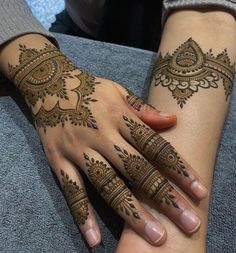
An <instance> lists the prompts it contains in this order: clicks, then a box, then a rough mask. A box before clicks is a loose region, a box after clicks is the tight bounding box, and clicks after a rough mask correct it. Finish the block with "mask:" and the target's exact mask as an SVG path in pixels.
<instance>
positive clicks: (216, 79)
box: [153, 38, 235, 108]
mask: <svg viewBox="0 0 236 253" xmlns="http://www.w3.org/2000/svg"><path fill="white" fill-rule="evenodd" d="M234 71H235V64H231V63H230V59H229V57H228V53H227V50H226V49H225V50H224V51H223V52H222V53H220V54H218V55H217V56H216V57H215V56H214V55H213V53H212V50H209V52H207V53H203V51H202V49H201V48H200V46H199V45H198V44H197V43H196V42H195V41H194V40H193V39H192V38H189V39H188V40H187V41H186V42H185V43H183V44H182V45H181V46H180V47H179V48H177V49H176V50H175V52H174V53H173V54H172V55H170V54H169V53H167V54H166V55H165V56H164V57H163V56H162V54H161V53H160V54H159V55H158V57H157V60H156V63H155V66H154V72H153V74H154V81H155V83H154V84H155V86H158V85H161V86H163V87H168V89H169V90H170V91H171V93H172V96H173V97H174V98H175V99H176V100H177V102H178V104H179V105H180V107H181V108H183V106H184V104H186V101H187V100H188V99H189V98H190V97H191V96H192V95H193V94H194V93H195V92H198V90H199V88H204V89H208V88H211V87H212V88H218V85H219V84H220V80H222V81H223V86H224V90H225V96H226V100H227V99H228V97H229V95H230V94H231V92H232V88H233V79H234Z"/></svg>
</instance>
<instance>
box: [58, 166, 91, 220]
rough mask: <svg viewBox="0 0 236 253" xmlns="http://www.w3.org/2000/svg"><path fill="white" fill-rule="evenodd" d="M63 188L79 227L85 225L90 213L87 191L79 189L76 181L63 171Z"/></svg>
mask: <svg viewBox="0 0 236 253" xmlns="http://www.w3.org/2000/svg"><path fill="white" fill-rule="evenodd" d="M61 176H62V187H63V190H64V193H65V196H66V199H67V203H68V205H69V207H70V209H71V213H72V215H73V217H74V219H75V222H76V223H77V224H78V225H82V224H85V222H86V220H87V218H88V215H89V211H88V203H89V200H88V197H87V194H86V192H85V190H84V189H83V188H82V187H79V186H78V185H77V183H76V182H75V181H72V179H70V178H69V176H68V174H67V173H65V172H64V171H63V170H61Z"/></svg>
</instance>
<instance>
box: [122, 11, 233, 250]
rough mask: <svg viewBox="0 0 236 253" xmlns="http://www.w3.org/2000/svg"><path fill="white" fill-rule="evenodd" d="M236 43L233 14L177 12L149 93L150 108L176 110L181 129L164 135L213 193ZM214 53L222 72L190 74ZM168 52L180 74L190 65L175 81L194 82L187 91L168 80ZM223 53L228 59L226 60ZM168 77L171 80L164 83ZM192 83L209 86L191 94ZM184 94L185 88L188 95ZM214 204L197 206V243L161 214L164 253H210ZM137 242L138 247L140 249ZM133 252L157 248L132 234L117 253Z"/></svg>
mask: <svg viewBox="0 0 236 253" xmlns="http://www.w3.org/2000/svg"><path fill="white" fill-rule="evenodd" d="M189 38H192V40H191V41H190V40H189ZM187 41H189V42H187ZM235 41H236V24H235V20H234V17H233V16H232V15H231V14H229V13H227V12H224V11H221V10H218V11H203V12H201V11H194V10H185V11H184V10H182V11H181V10H179V11H175V12H173V13H172V14H171V15H170V16H169V17H168V19H167V21H166V24H165V26H164V30H163V35H162V40H161V44H160V48H159V52H158V56H159V57H158V59H159V60H158V61H157V62H156V65H155V68H154V75H153V80H152V83H151V86H150V91H149V100H148V101H149V103H151V104H152V105H154V106H158V107H159V108H165V109H167V110H171V111H173V112H175V113H176V115H177V117H178V124H177V126H176V127H175V128H173V129H170V130H169V131H167V132H165V133H162V134H161V135H162V136H163V137H165V138H166V139H168V140H169V141H171V142H172V143H174V144H175V145H176V146H177V147H178V149H179V150H181V152H182V153H183V154H184V156H186V157H187V158H188V162H190V163H191V164H193V165H194V168H196V169H197V171H198V172H199V174H200V175H201V177H202V178H203V179H204V180H205V182H206V184H207V186H208V187H209V188H210V187H211V181H212V173H213V168H214V162H215V157H216V151H217V146H218V142H219V138H220V133H221V130H222V126H223V123H224V119H225V115H226V113H227V108H228V104H229V100H230V93H231V89H232V85H233V74H234V70H233V66H232V65H233V63H234V62H235V60H236V47H235ZM183 43H188V45H187V44H185V45H186V47H185V46H183ZM192 46H193V47H192ZM177 48H180V50H179V51H178V52H177V51H176V49H177ZM194 48H195V50H194ZM192 49H193V50H192ZM210 49H212V53H210V56H211V57H210V58H212V59H214V61H215V64H217V65H218V67H219V69H218V70H212V68H207V70H208V71H206V72H205V74H203V75H199V74H198V73H200V72H199V71H201V70H203V69H204V67H203V66H202V67H200V68H199V69H198V71H197V70H195V72H193V73H191V74H190V72H189V70H190V69H191V67H190V66H194V64H195V63H194V62H197V60H199V59H200V58H201V56H202V55H203V56H204V59H205V62H206V63H208V62H209V60H210V59H209V58H208V57H206V53H207V52H209V50H210ZM225 49H226V51H225ZM167 52H169V56H167V58H168V59H170V61H172V62H173V61H175V68H177V70H178V71H181V65H183V64H185V66H186V72H184V73H183V72H182V73H181V72H178V74H179V73H181V74H179V75H178V76H179V77H177V76H175V80H179V81H186V82H188V85H187V84H185V87H184V86H183V83H182V85H180V84H179V86H173V87H172V86H170V85H171V84H173V83H176V81H174V80H173V79H172V80H171V81H170V82H168V80H167V79H168V78H171V77H173V75H171V74H170V72H169V70H170V68H169V70H168V66H170V61H169V62H168V64H166V65H165V64H164V62H163V59H161V58H160V54H161V55H162V57H164V56H165V55H166V53H167ZM174 52H175V53H174ZM222 52H223V54H221V53H222ZM226 52H227V53H226ZM219 54H221V56H222V57H220V56H218V60H216V56H217V55H219ZM175 56H177V57H175ZM167 58H166V59H167ZM174 59H175V60H174ZM176 59H177V60H176ZM223 59H225V60H226V62H224V60H223ZM229 60H230V63H229ZM171 66H173V65H171ZM226 69H227V72H228V71H229V72H228V73H229V76H230V78H228V77H226V76H225V74H222V70H224V71H226ZM172 70H173V69H172ZM220 72H221V73H220ZM211 73H214V74H215V75H216V76H217V80H216V79H215V81H214V83H208V84H207V83H206V82H205V81H204V79H205V80H206V79H208V80H209V81H210V80H213V79H212V78H208V76H209V75H211ZM164 74H165V75H166V76H165V77H163V75H164ZM187 75H188V77H187ZM161 76H162V77H161ZM189 76H191V78H189ZM160 78H162V79H160ZM161 80H162V82H161ZM189 80H193V81H203V83H204V84H202V87H200V86H199V85H198V87H197V89H195V87H192V88H193V89H192V90H191V89H189V88H190V86H189ZM192 84H195V85H197V82H192ZM178 88H182V90H179V89H178ZM208 204H209V197H208V198H207V199H206V200H205V201H203V202H202V203H201V204H200V205H199V204H198V203H193V205H194V207H195V208H196V210H198V212H199V213H200V214H201V219H202V227H201V229H200V231H199V232H198V233H197V234H195V235H194V236H193V237H191V238H189V237H186V236H185V235H184V234H183V233H180V231H179V230H178V229H176V228H174V227H173V226H172V225H171V223H170V222H169V220H167V219H166V218H164V217H163V216H161V215H160V214H159V213H157V212H156V217H158V218H160V219H161V220H162V222H163V223H164V224H165V226H166V227H168V238H169V240H167V243H166V244H165V245H163V246H162V247H161V248H159V249H158V252H160V253H162V252H163V253H164V252H168V253H172V252H178V253H179V252H181V253H182V252H192V253H195V252H196V253H201V252H205V242H206V230H207V216H208ZM152 210H153V209H152ZM127 242H129V245H135V247H132V248H129V247H130V246H129V245H127ZM132 242H135V244H134V243H132ZM127 249H129V251H128V252H135V253H138V252H150V253H152V252H153V253H154V252H157V249H156V248H155V247H151V246H149V245H147V244H146V243H145V242H144V241H143V240H142V239H141V238H139V237H138V236H137V235H135V234H134V233H133V232H132V231H130V229H129V228H127V229H125V230H124V232H123V235H122V238H121V241H120V245H119V247H118V250H117V252H126V251H125V250H127ZM132 250H133V251H132Z"/></svg>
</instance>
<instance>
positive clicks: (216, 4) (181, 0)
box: [162, 0, 236, 24]
mask: <svg viewBox="0 0 236 253" xmlns="http://www.w3.org/2000/svg"><path fill="white" fill-rule="evenodd" d="M189 8H191V9H195V8H199V9H204V8H210V9H222V10H225V11H227V12H230V13H231V14H232V15H233V16H234V17H236V1H235V0H163V16H162V21H163V24H164V22H165V20H166V18H167V17H168V15H169V14H170V12H171V11H174V10H180V9H189Z"/></svg>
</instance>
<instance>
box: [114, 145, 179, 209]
mask: <svg viewBox="0 0 236 253" xmlns="http://www.w3.org/2000/svg"><path fill="white" fill-rule="evenodd" d="M114 147H115V149H116V150H117V151H118V154H119V157H120V158H121V159H122V161H123V163H124V168H125V170H126V172H127V174H128V175H129V177H130V179H131V180H132V182H133V183H134V184H135V185H136V186H137V187H138V188H140V189H141V190H143V191H144V192H145V193H147V194H148V197H149V198H150V199H151V200H153V201H155V202H157V203H159V204H160V203H165V204H167V205H172V206H174V207H176V208H178V205H177V203H176V200H175V197H174V195H173V194H171V192H172V190H173V187H172V186H171V185H170V184H169V182H168V180H167V179H166V178H164V177H163V176H162V175H161V174H160V173H159V171H158V170H156V169H155V168H154V167H153V166H152V165H151V164H150V163H149V162H148V161H146V160H145V159H144V158H143V157H140V156H138V155H133V154H129V153H128V152H127V151H126V150H125V149H123V150H122V149H121V148H120V147H119V146H117V145H115V146H114Z"/></svg>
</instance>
